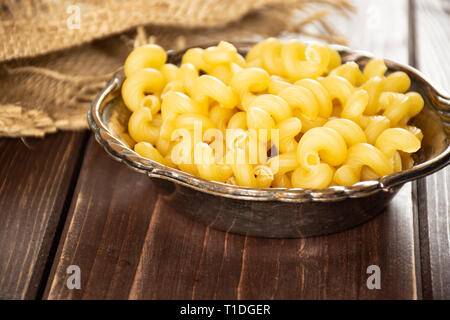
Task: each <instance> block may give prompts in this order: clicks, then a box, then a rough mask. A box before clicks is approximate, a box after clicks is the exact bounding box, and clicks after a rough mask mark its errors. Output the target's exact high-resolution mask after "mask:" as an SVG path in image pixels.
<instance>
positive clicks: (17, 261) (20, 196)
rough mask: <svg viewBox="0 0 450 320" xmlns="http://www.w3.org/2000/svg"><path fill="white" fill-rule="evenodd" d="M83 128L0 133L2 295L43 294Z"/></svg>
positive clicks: (34, 295) (0, 283)
mask: <svg viewBox="0 0 450 320" xmlns="http://www.w3.org/2000/svg"><path fill="white" fill-rule="evenodd" d="M86 134H87V133H58V134H54V135H49V136H48V137H46V138H45V139H26V140H25V142H26V145H25V144H24V142H23V141H21V140H19V139H6V138H3V139H0V243H1V250H0V299H34V298H38V297H39V295H40V294H42V277H43V276H44V275H46V273H48V270H47V269H48V265H47V263H48V259H51V258H52V256H50V255H51V248H52V243H53V240H54V238H55V234H56V232H57V227H58V223H59V222H60V219H61V217H62V215H63V213H64V212H63V209H64V205H65V201H66V197H67V196H68V194H70V190H71V184H73V181H72V180H73V177H74V174H76V170H77V169H78V168H77V163H78V161H80V160H81V159H82V158H81V157H80V156H79V155H80V152H81V151H82V150H83V144H84V140H85V138H84V137H85V136H86Z"/></svg>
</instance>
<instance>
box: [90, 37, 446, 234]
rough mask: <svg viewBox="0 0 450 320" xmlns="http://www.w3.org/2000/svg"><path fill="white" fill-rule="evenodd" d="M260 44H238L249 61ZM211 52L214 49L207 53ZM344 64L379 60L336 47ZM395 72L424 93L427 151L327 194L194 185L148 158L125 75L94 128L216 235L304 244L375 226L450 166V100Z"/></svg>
mask: <svg viewBox="0 0 450 320" xmlns="http://www.w3.org/2000/svg"><path fill="white" fill-rule="evenodd" d="M251 45H252V43H235V46H236V47H237V48H238V50H239V51H240V53H241V54H245V53H246V52H248V50H249V48H250V47H251ZM204 47H207V46H204ZM332 47H333V48H334V49H336V50H338V51H339V53H340V55H341V57H342V60H343V61H355V62H356V63H358V64H359V65H360V66H364V65H365V64H366V63H367V62H368V61H369V59H371V58H372V57H373V56H372V55H370V54H369V53H366V52H362V51H355V50H351V49H349V48H346V47H342V46H337V45H333V46H332ZM187 49H188V48H186V49H184V50H181V51H176V52H175V51H169V52H168V56H169V62H171V63H175V64H177V63H179V62H180V60H181V56H182V54H183V53H184V52H185V51H186V50H187ZM385 63H386V65H387V66H388V68H389V69H388V72H392V71H398V70H400V71H404V72H406V73H407V74H408V75H409V77H410V78H411V88H410V90H414V91H417V92H419V93H420V94H421V95H422V96H423V98H424V100H425V107H424V109H423V110H422V112H421V113H420V114H419V115H417V116H416V117H415V118H414V119H413V121H412V123H413V124H414V125H415V126H417V127H419V128H420V129H421V130H422V131H423V133H424V139H423V142H422V148H421V149H420V150H419V151H418V152H417V153H416V154H415V155H414V159H415V163H416V165H415V166H414V167H413V168H411V169H407V170H403V171H401V172H397V173H394V174H391V175H387V176H384V177H382V178H381V179H379V180H376V181H375V180H374V181H364V182H360V183H357V184H355V185H353V186H351V187H342V186H333V187H330V188H327V189H321V190H313V189H299V188H293V189H284V188H271V189H256V188H247V187H239V186H234V185H229V184H224V183H219V182H214V181H208V180H204V179H201V178H197V177H194V176H192V175H190V174H188V173H186V172H183V171H180V170H177V169H173V168H169V167H167V166H164V165H162V164H160V163H157V162H155V161H152V160H149V159H146V158H143V157H141V156H139V155H138V154H137V153H135V152H134V151H133V149H132V148H131V144H132V143H133V141H132V140H131V138H130V137H129V136H128V134H127V123H128V118H129V116H130V112H129V111H128V109H127V108H126V107H125V105H124V104H123V101H122V98H121V96H120V88H121V85H122V82H123V79H124V74H123V71H119V72H117V73H116V74H115V75H114V76H113V78H112V79H111V80H109V81H108V83H107V84H106V86H105V88H104V89H103V90H102V91H101V92H100V94H99V95H98V96H97V98H96V99H95V100H94V101H93V103H92V105H91V108H90V110H89V113H88V121H89V126H90V128H91V129H92V131H93V132H94V133H95V138H96V140H97V141H98V142H99V143H100V144H101V145H102V146H103V148H104V149H105V151H106V152H107V153H108V154H109V155H110V156H112V158H114V159H116V160H117V161H121V162H123V163H125V164H126V165H128V166H129V167H131V168H132V169H134V170H136V171H139V172H142V173H145V174H147V175H148V176H150V177H151V178H158V179H154V185H155V186H156V187H157V188H160V189H161V190H164V192H166V193H167V192H169V193H170V195H169V196H168V198H167V199H168V200H167V201H168V204H169V205H170V206H172V207H173V208H174V209H175V210H176V211H179V212H184V213H185V214H187V215H190V216H191V217H193V218H194V219H196V220H197V221H201V222H202V223H204V224H206V225H209V226H211V227H213V228H216V229H219V230H223V231H228V232H233V233H239V234H244V235H249V236H257V237H267V238H301V237H309V236H317V235H324V234H329V233H334V232H339V231H342V230H345V229H348V228H351V227H353V226H356V225H358V224H361V223H363V222H366V221H368V220H369V219H371V218H372V217H374V216H376V215H377V214H378V213H380V212H381V211H382V209H383V208H384V207H386V205H387V204H388V203H389V201H390V200H391V199H392V198H393V197H394V195H395V194H396V193H397V192H398V191H399V189H400V188H401V186H402V185H403V184H404V183H406V182H408V181H412V180H416V179H418V178H421V177H423V176H426V175H429V174H431V173H433V172H435V171H437V170H439V169H441V168H443V167H445V166H446V165H448V163H449V162H450V145H449V144H450V139H449V137H450V97H449V96H448V95H444V94H442V93H441V92H440V91H439V90H437V89H436V87H435V86H434V85H432V84H431V82H430V81H429V80H428V79H427V78H426V77H425V76H424V75H422V74H421V73H420V72H419V71H418V70H416V69H414V68H411V67H409V66H404V65H401V64H399V63H396V62H393V61H389V60H385Z"/></svg>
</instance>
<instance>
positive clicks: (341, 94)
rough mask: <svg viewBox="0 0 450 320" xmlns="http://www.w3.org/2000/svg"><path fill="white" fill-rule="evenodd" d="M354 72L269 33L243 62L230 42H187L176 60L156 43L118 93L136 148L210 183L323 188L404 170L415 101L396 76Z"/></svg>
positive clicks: (380, 70)
mask: <svg viewBox="0 0 450 320" xmlns="http://www.w3.org/2000/svg"><path fill="white" fill-rule="evenodd" d="M387 70H388V68H387V67H386V65H385V63H384V61H383V60H381V59H372V60H370V61H369V62H368V63H367V64H366V65H365V67H364V68H362V70H361V69H360V67H359V66H358V65H357V64H356V63H355V62H346V63H342V62H341V59H340V56H339V53H338V52H336V51H335V50H333V49H331V48H330V47H329V46H326V45H319V44H312V45H305V44H304V43H302V42H301V41H298V40H291V41H287V42H281V41H279V40H277V39H274V38H270V39H267V40H264V41H262V42H260V43H258V44H256V45H255V46H254V47H253V48H252V49H251V50H250V51H249V52H248V53H247V55H246V56H245V57H244V56H242V55H240V54H239V53H238V51H237V50H236V48H235V47H234V46H233V45H232V44H230V43H228V42H224V41H222V42H220V43H219V44H218V45H217V46H214V47H210V48H207V49H201V48H193V49H189V50H187V51H186V52H185V54H184V55H183V58H182V61H181V63H180V65H173V64H169V63H167V55H166V53H165V51H164V50H163V49H162V48H161V47H159V46H157V45H145V46H142V47H139V48H136V49H135V50H134V51H133V52H132V53H131V54H130V55H129V56H128V58H127V60H126V62H125V75H126V79H125V80H124V83H123V86H122V97H123V100H124V102H125V105H126V106H127V107H128V108H129V109H130V111H131V112H132V114H131V117H130V120H129V123H128V132H129V134H130V136H131V137H132V138H133V139H134V140H135V142H136V144H135V146H134V150H135V152H137V153H138V154H139V155H141V156H143V157H146V158H149V159H151V160H154V161H157V162H159V163H161V164H163V165H166V166H170V167H173V168H178V169H180V170H183V171H185V172H187V173H189V174H192V175H195V176H197V177H201V178H204V179H208V180H214V181H219V182H224V183H230V184H236V185H240V186H248V187H254V188H269V187H275V188H318V189H320V188H327V187H329V186H332V185H343V186H350V185H353V184H355V183H357V182H359V181H363V180H373V179H378V178H380V177H382V176H384V175H388V174H391V173H394V172H397V171H400V170H403V169H406V168H410V167H411V166H412V165H413V163H414V162H413V160H412V158H411V156H410V155H411V153H414V152H416V151H417V150H418V149H419V148H420V145H421V140H422V137H423V135H422V132H421V131H420V129H418V128H416V127H414V126H411V125H410V123H409V120H410V119H411V118H412V117H414V116H415V115H417V114H418V113H419V112H420V111H421V110H422V108H423V105H424V101H423V99H422V97H421V96H420V95H419V94H418V93H416V92H407V90H408V89H409V86H410V83H411V81H410V79H409V77H408V76H407V74H405V73H403V72H391V73H388V72H387Z"/></svg>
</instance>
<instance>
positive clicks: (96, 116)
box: [87, 42, 450, 203]
mask: <svg viewBox="0 0 450 320" xmlns="http://www.w3.org/2000/svg"><path fill="white" fill-rule="evenodd" d="M255 43H256V42H233V44H234V45H235V46H236V47H237V48H238V49H239V48H243V47H244V48H245V47H248V46H251V45H254V44H255ZM215 44H217V42H216V43H213V44H211V43H208V44H205V45H197V46H195V47H208V46H210V45H215ZM329 46H330V47H331V48H333V49H335V50H337V51H339V53H340V54H341V55H343V54H345V55H346V57H349V59H346V60H349V61H350V60H351V61H357V60H359V59H370V58H374V57H375V56H374V55H373V54H371V53H369V52H366V51H362V50H353V49H350V48H348V47H345V46H342V45H336V44H331V45H329ZM192 47H194V46H192ZM192 47H186V48H184V49H181V50H177V51H172V50H169V51H167V53H168V56H169V59H170V57H174V56H175V55H179V54H182V53H183V52H185V51H186V50H187V49H189V48H192ZM384 61H385V63H386V65H387V66H388V68H390V69H396V70H403V71H405V72H407V73H408V74H409V75H411V74H412V75H414V77H415V78H416V79H417V80H418V81H419V82H421V83H422V85H424V86H425V87H426V89H427V90H426V92H427V93H428V94H429V95H430V98H432V101H433V104H432V107H433V108H434V109H435V110H436V111H437V112H438V114H439V115H440V119H441V120H440V121H441V122H442V124H444V125H446V126H448V127H449V128H450V96H449V95H448V94H443V93H442V92H443V91H442V90H441V89H438V86H436V85H435V84H433V83H432V81H430V80H429V79H428V78H427V77H426V76H425V75H423V74H422V73H421V72H420V71H419V70H417V69H415V68H413V67H411V66H407V65H403V64H400V63H397V62H394V61H392V60H389V59H384ZM124 78H125V75H124V73H123V68H121V69H120V70H119V71H117V72H116V73H115V74H114V75H113V76H112V78H111V79H110V80H109V81H108V82H107V83H106V85H105V87H104V88H103V90H102V91H101V92H100V93H99V94H98V95H97V96H96V98H95V99H94V100H93V102H92V103H91V106H90V108H89V111H88V115H87V118H88V124H89V127H90V129H91V130H92V131H93V132H94V134H95V139H96V140H97V142H98V143H99V144H100V145H101V146H102V147H103V148H104V149H105V151H106V152H107V154H109V155H110V156H111V157H112V158H113V159H115V160H117V161H119V162H124V163H125V164H126V165H128V166H129V167H130V168H132V169H134V170H136V171H138V172H142V173H146V174H147V175H148V176H150V177H155V178H161V179H165V180H169V181H172V182H175V183H177V184H180V185H183V186H186V187H188V188H192V189H195V190H198V191H201V192H205V193H209V194H212V195H216V196H220V197H225V198H233V199H239V200H254V201H282V202H296V203H300V202H323V201H327V202H328V201H340V200H344V199H346V198H362V197H366V196H369V195H371V194H374V193H377V192H380V191H384V192H394V191H395V190H398V188H399V187H401V186H402V185H403V184H404V183H406V182H409V181H413V180H416V179H419V178H421V177H424V176H426V175H429V174H431V173H433V172H435V171H437V170H439V169H442V168H443V167H445V166H447V165H448V164H449V163H450V144H448V145H447V147H446V149H445V150H444V151H442V152H441V153H440V154H438V155H437V156H435V157H434V158H432V159H429V160H427V161H425V162H423V163H420V164H418V165H415V166H413V167H412V168H410V169H406V170H402V171H399V172H396V173H393V174H390V175H386V176H383V177H381V178H380V179H378V180H370V181H362V182H358V183H356V184H354V185H352V186H331V187H328V188H325V189H303V188H289V189H287V188H250V187H242V186H236V185H231V184H226V183H221V182H217V181H211V180H205V179H202V178H199V177H195V176H193V175H191V174H189V173H187V172H184V171H181V170H179V169H175V168H170V167H168V166H165V165H163V164H160V163H158V162H156V161H153V160H150V159H147V158H144V157H142V156H140V155H139V154H137V153H136V152H134V150H132V149H130V148H128V147H127V146H126V145H124V143H123V142H121V141H120V140H119V139H118V138H116V137H115V136H114V135H113V134H112V133H111V131H110V130H109V129H108V127H107V126H106V125H105V123H104V122H103V121H102V119H101V115H100V109H101V107H102V106H103V104H104V103H105V102H106V101H107V98H108V97H110V95H112V94H114V93H116V92H117V91H119V90H120V88H121V85H122V82H123V80H124ZM443 118H444V119H448V120H443ZM446 140H447V141H448V140H449V135H448V134H447V139H446Z"/></svg>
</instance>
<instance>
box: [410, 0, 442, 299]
mask: <svg viewBox="0 0 450 320" xmlns="http://www.w3.org/2000/svg"><path fill="white" fill-rule="evenodd" d="M414 4H415V9H416V10H415V31H416V63H417V67H418V68H419V69H420V70H421V71H422V72H423V73H424V74H426V75H427V76H428V77H429V78H430V79H432V80H433V81H434V82H435V83H437V84H438V85H439V86H440V87H441V88H442V89H444V90H445V92H446V93H447V96H450V75H449V69H448V61H450V2H449V1H444V0H427V1H424V0H415V1H414ZM418 194H419V204H420V207H419V209H420V222H421V244H422V247H423V250H422V252H423V259H422V264H423V272H424V279H426V280H427V281H426V286H425V285H424V297H425V298H428V299H432V298H433V299H450V268H449V266H450V231H449V230H450V168H448V167H447V168H446V169H444V170H441V171H439V172H437V173H435V174H433V175H431V176H428V177H426V178H425V179H423V180H422V181H421V182H420V183H419V190H418Z"/></svg>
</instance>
